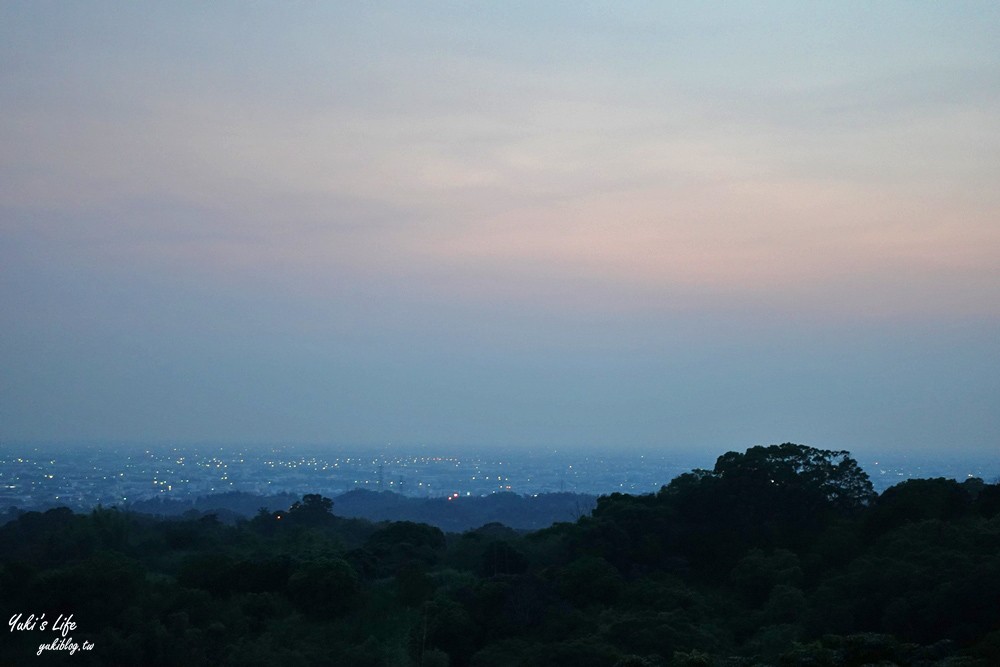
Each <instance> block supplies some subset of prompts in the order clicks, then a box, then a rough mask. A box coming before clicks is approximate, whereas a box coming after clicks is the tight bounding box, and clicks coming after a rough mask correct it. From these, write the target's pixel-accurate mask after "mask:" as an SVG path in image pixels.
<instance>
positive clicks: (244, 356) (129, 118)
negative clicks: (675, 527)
mask: <svg viewBox="0 0 1000 667" xmlns="http://www.w3.org/2000/svg"><path fill="white" fill-rule="evenodd" d="M998 45H1000V4H998V3H996V2H972V3H969V2H933V3H932V2H879V3H870V2H860V3H852V2H827V3H804V2H746V3H730V2H726V3H701V2H698V3H695V2H690V3H663V2H649V3H621V2H609V3H585V2H579V1H577V0H574V1H573V2H565V3H562V2H559V3H557V2H542V3H539V2H534V1H532V2H524V3H518V2H511V1H507V0H505V1H504V2H493V3H465V2H461V3H459V2H455V3H444V2H433V3H353V2H350V3H348V2H345V3H291V2H289V3H286V2H274V3H252V4H251V3H223V2H212V3H203V2H190V3H183V2H170V3H141V2H117V3H100V2H88V3H64V2H38V1H31V2H13V1H8V2H3V3H0V313H2V317H0V441H2V442H10V441H37V442H53V441H59V442H78V441H115V442H120V441H127V442H158V443H170V442H177V443H189V442H219V443H270V442H301V443H330V444H334V445H351V446H356V445H382V444H384V443H386V442H392V443H394V444H397V443H398V444H407V443H409V444H429V445H435V446H441V447H446V448H449V450H450V451H460V450H461V449H462V448H463V447H469V448H472V447H475V446H480V445H507V446H523V447H534V448H541V447H553V448H556V447H558V448H561V449H565V448H571V447H575V446H580V447H582V446H587V447H598V448H604V449H611V448H627V447H640V448H646V449H649V448H658V449H662V450H666V451H670V450H682V449H683V450H692V449H693V450H698V451H710V452H719V453H721V451H724V450H726V449H743V448H745V447H748V446H750V445H754V444H769V443H776V442H784V441H794V442H801V443H805V444H811V445H814V446H818V447H824V448H835V449H840V448H846V449H851V450H853V451H855V452H872V453H878V452H901V451H907V450H916V451H920V452H929V453H935V452H937V453H945V454H950V455H956V456H960V455H966V454H970V455H971V454H977V453H978V454H983V453H990V452H996V451H998V450H1000V327H998V325H1000V48H998Z"/></svg>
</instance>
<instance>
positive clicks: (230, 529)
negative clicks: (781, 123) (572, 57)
mask: <svg viewBox="0 0 1000 667" xmlns="http://www.w3.org/2000/svg"><path fill="white" fill-rule="evenodd" d="M331 505H332V503H331V502H330V501H329V500H328V499H326V498H322V497H320V496H318V495H307V496H305V497H304V498H303V499H302V500H301V501H298V502H295V503H294V504H292V506H291V507H290V508H288V509H287V510H281V511H276V512H271V511H268V510H261V511H260V512H259V514H258V515H257V516H256V517H255V518H253V519H252V520H250V521H243V522H240V523H239V524H237V525H236V526H227V525H224V524H222V523H220V522H219V521H217V520H215V519H214V518H213V517H212V516H204V517H200V518H184V519H179V520H157V519H153V518H151V517H147V516H143V515H138V514H132V513H126V512H123V511H119V510H117V509H114V508H111V509H105V508H98V509H95V510H94V511H92V512H91V513H90V514H87V515H81V514H74V513H72V512H71V511H69V510H66V509H55V510H49V511H47V512H44V513H39V512H28V513H25V514H22V515H21V516H20V517H19V518H17V519H16V520H14V521H11V522H9V523H7V524H6V525H4V526H2V527H0V602H2V607H3V612H4V613H5V614H7V616H6V617H7V618H10V616H12V615H14V614H17V613H23V614H25V615H27V614H29V613H34V614H41V613H43V612H44V613H46V614H47V615H49V616H50V617H53V618H54V617H56V616H57V615H58V614H60V613H62V614H66V613H72V614H74V618H75V620H76V622H77V623H78V625H79V627H78V629H77V630H76V631H75V632H73V633H72V634H73V636H74V640H75V641H78V642H80V641H82V640H84V639H86V640H87V641H91V642H94V644H95V647H94V649H93V651H89V652H79V653H77V654H76V655H74V656H73V657H72V658H69V657H67V656H65V655H64V654H63V655H61V654H59V653H58V652H55V651H53V652H45V653H43V654H42V655H41V656H40V657H35V652H36V651H37V650H38V645H39V644H40V643H48V642H50V641H52V639H53V636H54V633H52V632H38V631H20V632H8V633H7V634H6V638H5V640H4V641H3V642H2V643H0V664H26V663H28V662H31V661H37V662H39V664H48V663H51V662H54V661H65V660H72V661H74V662H75V663H78V664H81V665H87V664H90V665H93V664H102V665H148V666H155V665H189V666H192V667H196V666H199V665H288V666H295V665H326V664H336V665H399V666H403V667H405V666H410V665H412V666H416V665H422V666H427V667H430V666H434V665H452V666H461V665H473V666H476V667H492V666H499V665H529V666H531V665H538V666H542V665H545V666H549V665H574V666H581V667H587V666H590V665H593V666H595V667H597V666H609V667H610V666H614V665H618V666H620V667H626V666H627V667H633V666H650V665H664V666H665V665H733V666H736V665H817V666H820V665H863V664H883V665H891V664H896V665H995V664H1000V513H998V512H1000V485H988V484H984V483H983V482H982V481H980V480H969V481H967V482H964V483H958V482H955V481H953V480H945V479H931V480H913V481H908V482H905V483H903V484H900V485H898V486H895V487H892V488H891V489H889V490H887V491H886V492H885V493H883V494H882V495H881V496H877V495H876V494H875V493H874V492H873V491H872V487H871V484H870V483H869V481H868V478H867V476H866V475H865V473H864V472H863V471H862V470H860V469H859V468H858V466H857V464H856V462H855V461H854V460H853V459H851V458H850V457H849V456H848V454H847V453H846V452H829V451H822V450H816V449H812V448H808V447H803V446H800V445H792V444H785V445H779V446H773V447H754V448H752V449H750V450H748V451H747V452H745V453H743V454H739V453H734V452H730V453H728V454H725V455H723V456H721V457H719V459H718V462H717V463H716V466H715V468H714V469H713V470H711V471H708V470H695V471H693V472H691V473H688V474H685V475H682V476H680V477H678V478H676V479H675V480H673V481H672V482H671V483H670V484H669V485H667V486H665V487H664V488H663V489H661V490H660V492H659V493H656V494H650V495H644V496H628V495H621V494H613V495H611V496H605V497H602V498H601V499H600V500H599V502H598V506H597V508H596V509H595V510H594V512H593V513H592V515H591V516H588V517H585V518H581V519H580V520H578V521H577V522H575V523H564V524H557V525H555V526H553V527H551V528H548V529H545V530H541V531H537V532H533V533H518V532H515V531H513V530H511V529H509V528H506V527H504V526H501V525H499V524H490V525H487V526H483V527H482V528H480V529H477V530H473V531H468V532H465V533H463V534H445V533H443V532H442V531H441V530H439V529H437V528H433V527H431V526H427V525H425V524H418V523H411V522H391V523H381V524H373V523H370V522H367V521H363V520H358V519H345V518H341V517H337V516H336V507H332V506H331Z"/></svg>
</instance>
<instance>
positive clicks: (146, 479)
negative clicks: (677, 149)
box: [0, 444, 1000, 510]
mask: <svg viewBox="0 0 1000 667" xmlns="http://www.w3.org/2000/svg"><path fill="white" fill-rule="evenodd" d="M415 449H420V448H415ZM719 453H722V452H719ZM714 460H715V454H713V455H711V456H708V455H706V456H705V457H704V459H703V460H698V459H697V458H696V457H694V456H688V457H683V458H680V457H677V456H670V455H667V454H662V455H657V454H650V453H644V454H639V453H635V454H629V453H621V454H613V455H606V456H599V455H594V454H585V453H577V452H569V451H559V450H553V451H549V452H523V451H518V452H509V453H507V454H503V455H501V454H498V453H496V452H480V453H472V454H466V455H462V456H458V455H454V454H451V455H449V454H447V453H441V454H440V455H437V454H431V453H428V452H426V451H417V452H415V453H410V454H402V453H386V452H380V453H370V452H369V453H367V454H360V453H347V452H343V451H336V450H332V449H331V450H321V449H319V448H316V447H312V448H306V447H295V446H278V447H269V448H240V447H233V446H184V447H180V446H178V447H147V448H143V447H128V446H94V445H89V446H76V447H68V446H66V447H59V448H56V447H53V446H50V447H44V446H34V445H32V446H27V445H24V446H16V445H7V444H4V445H0V507H3V508H8V507H19V508H23V509H41V508H46V507H54V506H67V507H70V508H73V509H76V510H88V509H90V508H92V507H95V506H97V505H99V504H100V505H104V506H120V507H128V506H129V505H131V504H134V503H138V502H140V501H146V500H149V499H151V498H157V497H159V498H163V499H164V500H167V499H170V500H179V501H185V500H190V501H193V500H194V499H196V498H199V497H204V496H210V495H216V494H223V493H228V492H233V491H240V492H244V493H252V494H258V495H262V496H274V495H278V494H302V493H322V494H325V495H329V496H334V495H339V494H343V493H346V492H348V491H351V490H353V489H366V490H369V491H392V492H395V493H397V494H400V495H404V496H409V497H414V498H454V499H458V498H462V497H469V496H475V497H483V496H487V495H490V494H496V493H503V492H507V493H513V494H518V495H526V496H532V495H538V494H546V493H561V492H565V493H577V494H588V495H594V496H598V495H605V494H609V493H614V492H621V493H630V494H642V493H651V492H655V491H657V490H659V489H660V487H662V486H663V485H665V484H667V483H669V482H670V480H671V479H673V478H674V477H676V476H677V475H680V474H682V473H684V472H687V471H689V470H691V469H693V468H697V467H703V468H704V467H707V468H711V467H712V465H713V464H714ZM858 461H859V463H860V464H861V466H862V467H863V468H864V469H865V470H866V471H867V472H868V474H869V476H870V477H871V479H872V483H873V484H874V485H875V488H876V490H878V491H882V490H884V489H886V488H888V487H889V486H892V485H893V484H896V483H898V482H901V481H903V480H905V479H909V478H914V477H948V478H954V479H959V480H961V479H964V478H967V477H980V478H983V479H984V480H986V481H991V482H992V481H995V480H996V479H997V477H998V475H1000V462H997V461H996V460H992V461H987V460H982V461H927V460H917V459H911V460H901V459H893V460H892V461H888V460H886V461H882V460H867V459H864V458H859V459H858Z"/></svg>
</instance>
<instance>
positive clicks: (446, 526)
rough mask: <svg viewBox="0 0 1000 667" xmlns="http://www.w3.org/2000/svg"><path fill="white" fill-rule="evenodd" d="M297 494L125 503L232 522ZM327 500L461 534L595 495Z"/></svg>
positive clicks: (370, 495)
mask: <svg viewBox="0 0 1000 667" xmlns="http://www.w3.org/2000/svg"><path fill="white" fill-rule="evenodd" d="M298 498H299V497H298V496H296V495H294V494H291V493H283V494H277V495H271V496H263V495H257V494H253V493H247V492H242V491H234V492H230V493H220V494H212V495H207V496H200V497H198V498H197V499H195V500H194V501H193V502H191V501H183V500H172V499H161V498H154V499H149V500H140V501H136V502H134V503H129V504H128V505H127V509H129V510H130V511H133V512H140V513H143V514H153V515H159V516H182V515H185V514H190V513H193V512H196V513H198V514H215V515H216V516H218V518H219V519H220V520H222V521H224V522H226V523H234V522H235V521H237V520H239V519H241V518H250V517H252V516H254V515H255V514H256V513H257V512H258V511H259V510H260V509H261V508H266V509H268V510H271V511H274V510H283V509H287V508H288V507H290V506H291V504H292V503H293V502H295V501H296V500H298ZM332 500H333V503H334V505H333V513H334V514H335V515H337V516H342V517H347V518H361V519H368V520H369V521H376V522H377V521H414V522H417V523H426V524H429V525H431V526H436V527H438V528H440V529H441V530H444V531H448V532H463V531H466V530H471V529H473V528H478V527H480V526H484V525H486V524H490V523H500V524H503V525H505V526H508V527H510V528H514V529H517V530H538V529H541V528H547V527H549V526H551V525H552V524H554V523H559V522H573V521H576V520H577V519H578V518H580V517H581V516H586V515H588V514H590V512H591V511H592V510H593V509H594V507H596V506H597V496H594V495H588V494H581V493H568V492H563V493H541V494H537V495H530V496H522V495H518V494H516V493H494V494H490V495H488V496H457V497H455V496H452V497H444V498H412V497H409V496H404V495H402V494H399V493H395V492H392V491H370V490H367V489H354V490H351V491H348V492H346V493H342V494H340V495H339V496H334V497H333V498H332Z"/></svg>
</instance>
